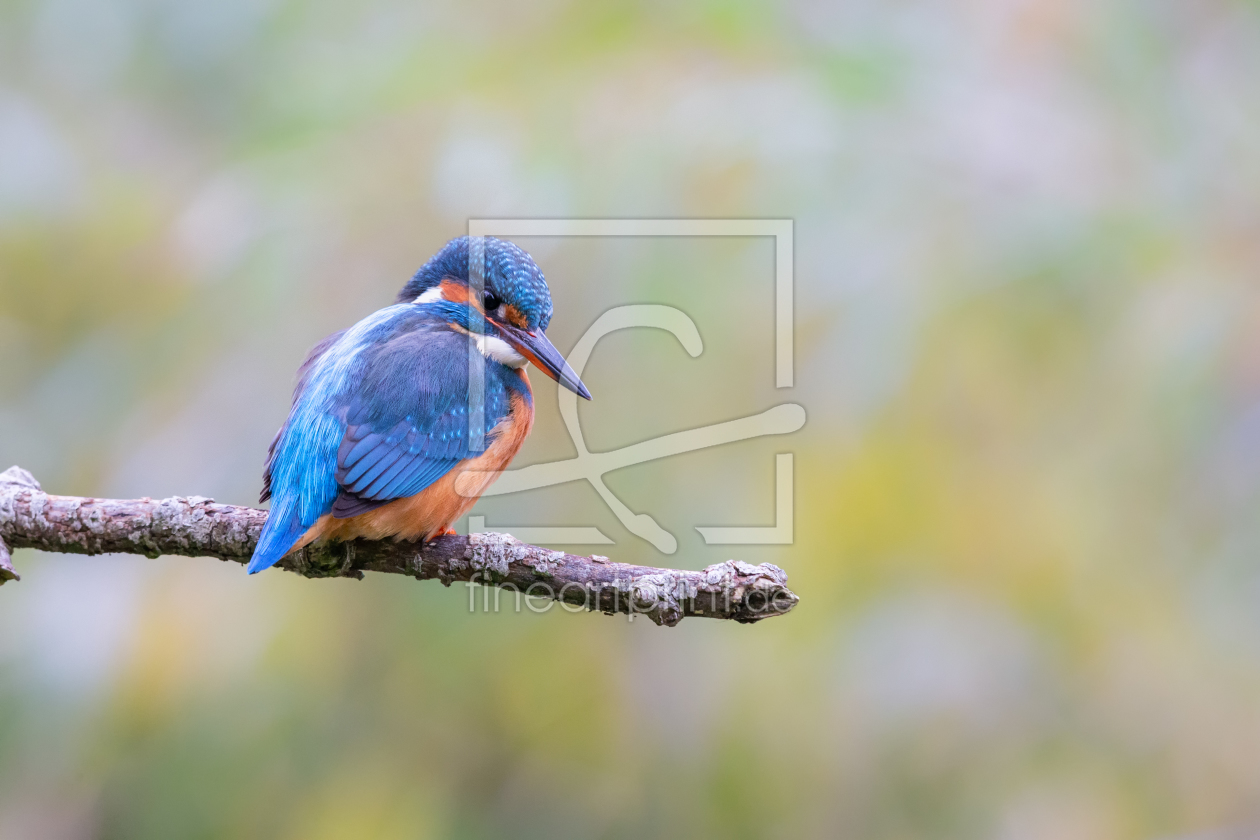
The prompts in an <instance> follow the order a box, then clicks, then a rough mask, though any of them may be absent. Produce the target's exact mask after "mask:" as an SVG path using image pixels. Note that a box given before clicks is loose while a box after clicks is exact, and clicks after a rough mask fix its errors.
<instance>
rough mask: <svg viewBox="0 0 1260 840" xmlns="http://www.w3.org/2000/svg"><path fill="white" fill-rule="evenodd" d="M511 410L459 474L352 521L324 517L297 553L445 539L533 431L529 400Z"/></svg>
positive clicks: (516, 400) (515, 401)
mask: <svg viewBox="0 0 1260 840" xmlns="http://www.w3.org/2000/svg"><path fill="white" fill-rule="evenodd" d="M518 372H519V373H520V375H521V379H522V380H523V381H524V383H525V388H526V391H527V392H528V391H529V390H530V387H529V377H527V376H526V375H525V369H524V368H521V369H520V370H519V371H518ZM508 404H509V406H510V407H511V410H510V411H509V412H508V414H507V416H506V417H504V418H503V419H502V420H501V421H499V423H498V425H496V426H495V427H494V428H493V429H492V430H491V432H490V434H489V435H487V437H488V438H493V440H494V442H493V443H492V444H490V446H489V447H487V449H486V451H485V452H482V453H481V454H480V455H478V456H476V457H474V458H465V459H464V460H462V461H460V462H459V463H458V464H457V465H456V466H455V468H454V469H452V470H451V471H450V472H448V473H447V474H446V475H444V476H442V477H441V478H439V479H438V480H437V481H435V482H433V483H432V484H430V485H429V486H428V487H426V488H425V489H424V490H422V491H420V492H419V493H417V494H416V495H414V496H409V497H408V498H405V499H395V500H394V501H392V502H389V503H388V504H385V505H382V506H381V507H379V508H376V509H375V510H371V511H368V512H367V513H361V514H359V515H358V516H352V517H350V518H348V519H334V518H333V516H332V515H331V514H328V515H326V516H322V517H320V519H319V520H318V521H316V523H315V524H314V525H313V526H311V528H310V530H308V531H307V532H306V533H305V534H303V535H302V538H301V539H300V540H298V541H297V543H296V544H295V545H294V546H293V550H294V551H296V550H297V549H299V548H301V547H303V546H305V545H307V544H308V543H311V542H312V541H314V540H317V539H333V540H353V539H358V538H362V539H368V540H382V539H386V538H388V537H393V538H394V539H399V540H415V539H424V540H431V539H433V538H434V537H437V536H441V535H442V534H444V533H446V532H447V531H448V530H449V529H450V527H451V525H452V524H453V523H454V522H455V520H457V519H459V518H460V517H461V516H463V515H464V514H465V513H467V512H468V511H469V509H470V508H472V506H473V505H474V504H476V503H477V499H479V498H480V497H481V494H482V493H484V492H485V491H486V488H487V487H489V486H490V485H491V484H492V483H493V482H494V480H495V479H496V478H498V477H499V476H500V475H501V474H502V473H503V471H504V470H505V469H507V465H508V464H509V463H511V461H512V459H513V458H514V457H516V453H517V452H519V451H520V449H521V446H522V445H524V443H525V438H526V437H527V436H528V435H529V432H530V429H532V428H533V426H534V406H533V401H532V399H531V398H530V397H529V396H526V395H525V394H520V393H514V394H512V395H511V397H510V398H509V403H508Z"/></svg>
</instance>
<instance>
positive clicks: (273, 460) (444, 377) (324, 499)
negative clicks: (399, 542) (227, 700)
mask: <svg viewBox="0 0 1260 840" xmlns="http://www.w3.org/2000/svg"><path fill="white" fill-rule="evenodd" d="M402 309H403V307H391V309H390V310H382V311H381V312H379V313H376V315H374V316H370V317H369V318H367V319H364V321H362V322H360V324H358V325H356V326H355V327H353V328H352V329H351V330H349V331H347V333H346V334H345V335H344V336H341V337H334V340H332V341H331V342H329V343H326V345H321V347H320V348H316V350H315V351H314V352H313V353H312V355H311V357H310V358H309V359H308V364H309V365H310V367H309V369H308V370H305V372H304V374H303V376H302V377H301V381H300V383H299V386H298V391H297V392H296V394H295V400H294V403H293V408H292V410H291V411H290V414H289V419H288V421H287V422H286V423H285V426H284V428H283V429H281V431H280V434H279V435H278V436H277V438H276V441H275V442H274V443H273V444H272V452H271V453H270V455H269V458H268V467H267V472H266V479H265V490H266V491H269V492H270V494H271V496H272V505H271V511H270V513H269V515H268V517H267V522H266V524H265V526H264V528H263V532H262V535H261V536H260V537H259V541H258V546H257V548H256V549H255V551H254V556H253V558H252V559H251V560H250V563H249V571H250V573H251V574H252V573H254V572H258V571H261V570H263V569H266V568H268V567H270V566H272V565H274V564H275V563H276V561H278V560H279V559H280V558H281V557H283V556H284V555H285V554H287V553H288V551H289V550H290V549H291V548H292V547H293V545H294V543H296V542H297V541H298V539H300V538H301V536H302V535H303V534H304V533H305V532H306V531H307V530H308V529H309V528H310V527H311V526H312V525H314V524H315V522H316V521H318V519H319V518H320V517H321V516H324V515H326V514H329V513H332V514H333V515H334V516H336V517H339V518H346V517H350V516H356V515H358V514H360V513H364V512H367V511H370V510H372V509H374V508H376V507H379V506H381V505H383V504H385V503H387V502H389V501H392V500H393V499H400V498H406V497H408V496H413V495H415V494H417V493H419V492H420V491H421V490H423V489H424V488H426V487H428V486H429V485H430V484H432V483H433V482H435V481H437V480H438V479H439V478H441V477H442V476H443V475H445V474H446V473H448V472H449V471H450V470H452V469H454V468H455V466H456V465H457V464H459V462H460V461H461V460H463V459H465V458H469V457H473V456H474V455H476V454H478V453H476V452H473V451H471V449H470V448H469V435H468V426H469V422H468V414H469V408H468V365H469V353H468V338H467V336H465V335H462V334H459V333H454V332H451V331H450V330H449V329H446V328H445V327H446V324H445V321H443V322H441V323H440V324H435V323H433V322H432V320H431V319H427V320H422V321H420V322H416V321H415V320H414V319H413V318H412V317H411V316H410V315H409V314H407V313H406V312H403V313H400V312H398V311H393V312H391V310H402ZM408 309H410V308H408ZM473 361H474V363H478V362H479V361H480V360H479V359H476V358H474V359H473ZM304 368H305V366H304ZM485 374H486V375H485V388H484V392H485V402H484V405H485V414H484V420H485V426H484V428H485V430H486V434H485V442H486V445H487V446H489V445H490V443H491V442H492V439H493V438H492V435H491V434H490V430H491V429H493V428H494V426H495V425H496V424H497V423H498V422H499V421H500V420H501V419H502V418H503V417H504V416H506V415H507V413H508V411H509V410H510V403H509V393H510V390H511V389H512V388H513V387H519V386H517V385H516V384H515V382H514V381H513V377H515V378H517V379H519V377H518V375H517V374H516V373H515V372H514V371H509V370H508V369H507V368H503V367H502V366H500V365H487V366H486V367H485Z"/></svg>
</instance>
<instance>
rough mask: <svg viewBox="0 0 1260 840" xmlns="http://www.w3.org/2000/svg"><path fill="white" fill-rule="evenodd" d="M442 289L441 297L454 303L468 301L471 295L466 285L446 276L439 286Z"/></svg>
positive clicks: (470, 300)
mask: <svg viewBox="0 0 1260 840" xmlns="http://www.w3.org/2000/svg"><path fill="white" fill-rule="evenodd" d="M438 288H440V289H441V290H442V297H444V298H446V299H447V300H449V301H452V302H454V303H470V302H472V296H471V295H469V294H468V287H467V286H465V285H464V284H463V283H460V282H458V281H456V280H451V279H449V278H447V279H446V280H443V281H442V285H441V286H439V287H438Z"/></svg>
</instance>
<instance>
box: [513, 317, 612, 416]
mask: <svg viewBox="0 0 1260 840" xmlns="http://www.w3.org/2000/svg"><path fill="white" fill-rule="evenodd" d="M491 323H493V324H494V325H495V326H496V327H498V329H499V332H500V333H502V334H503V338H504V340H505V341H507V343H508V344H511V345H512V346H513V347H515V348H516V352H518V353H520V354H521V355H522V356H524V357H525V358H527V359H529V360H530V361H531V362H533V363H534V364H535V365H536V366H537V367H538V369H539V370H541V371H542V372H543V373H545V374H547V375H548V376H550V377H551V378H552V379H554V380H556V381H557V382H559V383H560V384H561V385H563V386H564V387H566V388H568V389H569V390H570V391H572V392H573V393H575V394H577V395H578V396H579V397H583V398H584V399H588V400H589V399H590V398H591V392H590V391H588V390H586V386H585V385H583V384H582V380H581V379H579V378H578V375H577V374H576V373H574V371H573V368H571V367H569V363H568V362H566V361H565V360H564V356H561V355H560V351H559V350H557V349H556V346H555V345H554V344H552V343H551V341H550V340H549V339H548V338H547V336H546V334H544V333H543V331H542V330H535V331H534V332H528V331H527V330H523V329H521V328H519V327H514V326H512V325H511V324H502V323H499V322H498V321H492V322H491Z"/></svg>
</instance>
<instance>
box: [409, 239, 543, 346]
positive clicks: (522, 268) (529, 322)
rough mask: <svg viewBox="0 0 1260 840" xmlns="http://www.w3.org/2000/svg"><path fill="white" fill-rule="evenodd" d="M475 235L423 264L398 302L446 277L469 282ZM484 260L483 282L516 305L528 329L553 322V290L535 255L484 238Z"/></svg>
mask: <svg viewBox="0 0 1260 840" xmlns="http://www.w3.org/2000/svg"><path fill="white" fill-rule="evenodd" d="M471 241H472V238H471V237H468V236H461V237H459V238H458V239H452V240H451V241H450V242H448V243H446V245H445V247H443V248H442V250H440V251H438V252H437V253H436V254H434V255H433V256H432V257H431V258H430V259H429V261H428V262H426V263H425V264H424V265H423V266H421V268H420V270H419V271H417V272H416V274H415V276H414V277H412V278H411V280H410V281H408V283H407V285H406V286H403V289H402V291H401V292H399V293H398V303H408V302H410V301H413V300H415V299H416V298H418V297H420V296H421V295H422V294H424V293H425V292H426V291H428V290H429V289H432V288H435V287H436V286H438V285H439V284H441V282H442V281H443V280H445V279H447V278H450V279H453V280H457V281H459V282H460V283H462V284H464V285H468V257H469V247H470V244H471ZM482 242H483V243H484V251H485V260H484V266H485V268H484V270H483V272H482V282H483V284H484V288H485V289H486V290H487V291H490V292H493V293H494V294H495V295H497V296H498V298H499V299H500V300H502V301H503V302H504V303H505V304H510V305H511V306H513V307H514V308H515V309H516V311H517V312H519V313H520V315H521V316H522V317H523V319H524V321H525V323H524V324H522V326H526V327H527V328H528V329H531V330H533V329H541V330H545V329H547V326H548V324H550V323H551V290H550V289H548V288H547V280H546V278H545V277H543V273H542V269H540V268H539V267H538V264H537V263H535V262H534V259H533V257H531V256H530V255H529V254H527V253H525V251H523V250H521V249H520V248H519V247H517V246H516V245H514V244H512V243H511V242H506V241H504V240H502V239H495V238H494V237H492V236H486V237H482Z"/></svg>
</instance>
